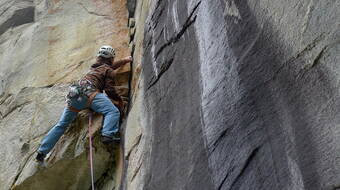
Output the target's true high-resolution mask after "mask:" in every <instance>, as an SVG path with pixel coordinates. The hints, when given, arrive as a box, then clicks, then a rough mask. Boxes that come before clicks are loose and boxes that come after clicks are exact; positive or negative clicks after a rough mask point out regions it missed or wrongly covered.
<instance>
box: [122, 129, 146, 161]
mask: <svg viewBox="0 0 340 190" xmlns="http://www.w3.org/2000/svg"><path fill="white" fill-rule="evenodd" d="M137 138H138V139H137V142H136V143H135V144H134V145H133V146H132V147H131V148H130V151H129V152H128V154H127V156H126V159H129V158H130V154H131V152H132V151H133V150H134V149H135V148H136V147H137V146H138V145H139V143H140V140H141V139H142V135H139V136H138V137H137Z"/></svg>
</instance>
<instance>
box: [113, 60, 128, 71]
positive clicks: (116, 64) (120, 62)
mask: <svg viewBox="0 0 340 190" xmlns="http://www.w3.org/2000/svg"><path fill="white" fill-rule="evenodd" d="M129 62H131V61H129V60H126V59H122V60H119V61H115V62H113V63H112V66H111V67H112V68H113V69H118V68H119V67H121V66H123V65H125V64H126V63H129Z"/></svg>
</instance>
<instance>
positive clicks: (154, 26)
mask: <svg viewBox="0 0 340 190" xmlns="http://www.w3.org/2000/svg"><path fill="white" fill-rule="evenodd" d="M164 10H165V8H164V7H163V8H162V9H161V11H160V12H159V14H158V15H157V18H160V17H161V16H162V15H163V12H164ZM158 23H159V21H158V19H157V21H156V22H154V25H153V26H152V29H156V28H157V26H158Z"/></svg>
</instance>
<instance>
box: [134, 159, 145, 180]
mask: <svg viewBox="0 0 340 190" xmlns="http://www.w3.org/2000/svg"><path fill="white" fill-rule="evenodd" d="M142 165H143V162H141V163H140V164H139V166H138V168H137V169H136V170H135V172H134V173H133V175H132V178H131V181H133V180H134V179H135V177H136V176H137V174H138V172H139V171H140V169H141V167H142Z"/></svg>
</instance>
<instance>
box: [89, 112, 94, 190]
mask: <svg viewBox="0 0 340 190" xmlns="http://www.w3.org/2000/svg"><path fill="white" fill-rule="evenodd" d="M91 127H92V112H90V113H89V144H90V155H89V157H90V170H91V185H92V190H94V174H93V154H92V131H91Z"/></svg>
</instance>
